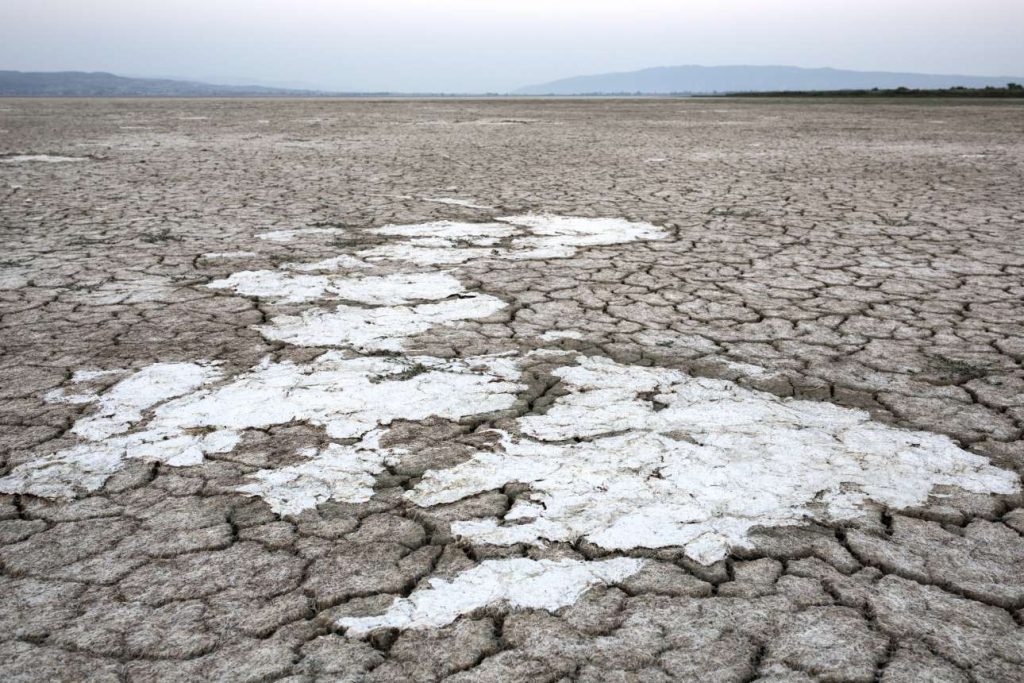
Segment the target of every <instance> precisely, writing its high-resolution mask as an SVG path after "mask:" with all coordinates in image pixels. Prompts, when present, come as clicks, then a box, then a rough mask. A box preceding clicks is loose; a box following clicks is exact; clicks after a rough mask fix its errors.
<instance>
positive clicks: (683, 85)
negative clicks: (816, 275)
mask: <svg viewBox="0 0 1024 683" xmlns="http://www.w3.org/2000/svg"><path fill="white" fill-rule="evenodd" d="M1022 80H1024V78H1022V77H1019V76H1018V77H1011V76H1006V77H991V76H955V75H939V74H917V73H893V72H887V71H846V70H843V69H827V68H826V69H803V68H800V67H795V66H664V67H655V68H651V69H641V70H640V71H627V72H622V73H608V74H596V75H591V76H577V77H574V78H564V79H561V80H557V81H551V82H549V83H541V84H539V85H531V86H527V87H525V88H520V89H519V90H517V91H516V93H515V94H518V95H591V94H645V95H666V94H671V93H715V92H718V93H725V92H764V91H796V90H816V91H822V90H870V89H871V88H882V89H895V88H900V87H906V88H917V89H941V88H952V87H956V86H963V87H968V88H984V87H987V86H993V87H1005V86H1006V84H1007V83H1008V82H1017V83H1020V82H1021V81H1022Z"/></svg>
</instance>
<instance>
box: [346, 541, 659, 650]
mask: <svg viewBox="0 0 1024 683" xmlns="http://www.w3.org/2000/svg"><path fill="white" fill-rule="evenodd" d="M642 567H643V560H637V559H633V558H629V557H620V558H615V559H612V560H604V561H599V562H581V561H579V560H530V559H526V558H513V559H508V560H486V561H484V562H481V563H480V564H479V565H478V566H476V567H473V568H472V569H469V570H467V571H464V572H462V573H461V574H459V575H458V576H456V577H455V578H454V579H452V580H451V581H445V580H444V579H438V578H433V579H429V580H428V582H427V583H428V587H427V588H418V589H416V590H415V591H413V593H412V595H410V596H409V597H408V598H397V599H395V601H394V602H393V603H391V606H390V607H389V608H388V610H387V611H386V612H385V613H384V614H382V615H380V616H376V617H346V618H343V619H339V620H338V622H337V625H338V626H340V627H342V628H344V629H346V634H347V635H356V636H358V635H364V634H367V633H370V632H371V631H374V630H376V629H381V628H396V629H416V628H439V627H441V626H446V625H447V624H450V623H452V622H453V621H455V620H456V619H458V618H459V617H460V616H462V615H463V614H469V613H470V612H473V611H475V610H478V609H481V608H483V607H487V606H489V605H507V606H508V607H510V608H512V609H542V610H547V611H549V612H554V611H556V610H558V609H560V608H562V607H566V606H567V605H571V604H573V603H575V602H576V601H577V600H578V599H579V598H580V596H581V595H583V594H584V593H585V592H586V591H587V590H588V589H590V588H593V587H594V586H599V585H607V584H612V583H616V582H619V581H623V580H625V579H627V578H629V577H630V576H632V575H633V574H635V573H637V572H638V571H640V569H641V568H642Z"/></svg>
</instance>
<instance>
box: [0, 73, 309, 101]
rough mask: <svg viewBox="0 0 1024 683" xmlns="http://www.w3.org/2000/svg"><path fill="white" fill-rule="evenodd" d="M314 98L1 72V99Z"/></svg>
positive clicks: (275, 91)
mask: <svg viewBox="0 0 1024 683" xmlns="http://www.w3.org/2000/svg"><path fill="white" fill-rule="evenodd" d="M316 94H320V93H316V92H312V91H308V90H288V89H285V88H265V87H262V86H256V85H214V84H211V83H200V82H198V81H176V80H171V79H167V78H127V77H125V76H116V75H114V74H110V73H105V72H102V71H96V72H85V71H56V72H38V71H0V96H7V97H246V96H248V97H260V96H262V97H274V96H301V95H316Z"/></svg>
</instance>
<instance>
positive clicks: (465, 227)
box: [370, 221, 517, 241]
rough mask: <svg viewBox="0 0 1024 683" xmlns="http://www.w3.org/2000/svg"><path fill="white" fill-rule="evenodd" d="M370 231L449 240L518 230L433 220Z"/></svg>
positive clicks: (498, 225) (499, 234)
mask: <svg viewBox="0 0 1024 683" xmlns="http://www.w3.org/2000/svg"><path fill="white" fill-rule="evenodd" d="M370 232H372V233H375V234H377V235H387V236H391V237H435V238H437V237H439V238H443V239H447V240H469V241H472V240H474V239H475V238H478V237H497V238H501V237H512V236H513V235H515V234H516V233H517V231H516V230H515V229H514V228H512V227H510V226H508V225H505V224H503V223H461V222H458V221H431V222H429V223H415V224H411V225H385V226H384V227H382V228H376V229H374V230H371V231H370Z"/></svg>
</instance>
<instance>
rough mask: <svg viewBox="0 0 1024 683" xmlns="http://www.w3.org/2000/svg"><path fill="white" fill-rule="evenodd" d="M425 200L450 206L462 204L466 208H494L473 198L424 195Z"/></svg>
mask: <svg viewBox="0 0 1024 683" xmlns="http://www.w3.org/2000/svg"><path fill="white" fill-rule="evenodd" d="M423 201H426V202H434V203H435V204H448V205H449V206H461V207H463V208H466V209H493V208H494V207H493V206H486V205H484V204H477V203H475V202H473V200H471V199H458V198H456V197H424V198H423Z"/></svg>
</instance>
